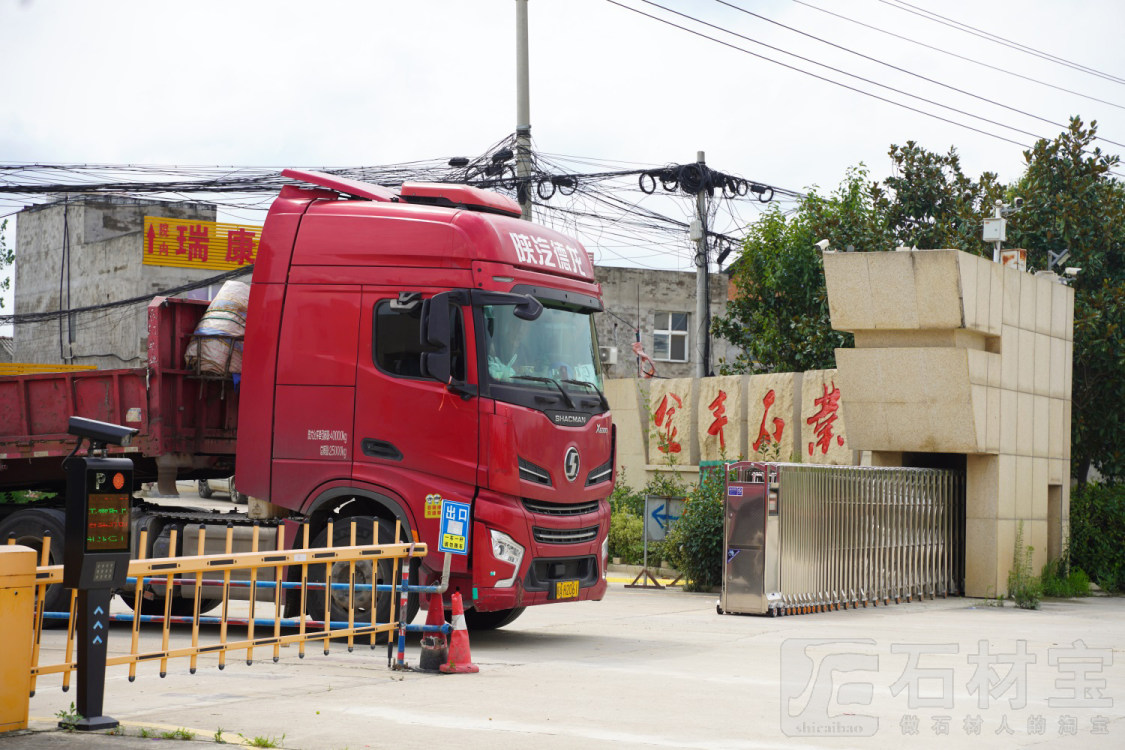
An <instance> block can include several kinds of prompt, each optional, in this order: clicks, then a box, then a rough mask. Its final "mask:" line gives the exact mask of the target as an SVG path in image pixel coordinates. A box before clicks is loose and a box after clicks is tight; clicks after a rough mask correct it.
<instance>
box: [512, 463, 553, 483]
mask: <svg viewBox="0 0 1125 750" xmlns="http://www.w3.org/2000/svg"><path fill="white" fill-rule="evenodd" d="M519 466H520V479H522V480H524V481H525V482H534V483H535V484H541V485H543V486H544V487H550V486H551V472H549V471H547V470H546V469H544V468H543V467H542V466H536V465H535V464H533V463H531V462H530V461H528V460H527V459H524V458H521V459H519Z"/></svg>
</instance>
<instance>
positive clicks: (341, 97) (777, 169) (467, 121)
mask: <svg viewBox="0 0 1125 750" xmlns="http://www.w3.org/2000/svg"><path fill="white" fill-rule="evenodd" d="M620 1H621V3H622V4H623V5H627V6H630V7H633V8H636V9H639V10H643V11H644V12H646V13H651V14H655V15H660V16H662V17H665V18H669V19H672V20H674V21H675V22H676V23H679V24H681V25H685V26H691V27H692V28H694V29H696V30H699V31H701V32H703V33H706V34H708V35H710V36H713V37H715V38H718V39H721V40H723V41H725V42H727V43H729V44H733V45H737V46H741V47H743V48H745V49H749V50H752V51H754V52H756V53H759V54H762V55H766V56H769V57H772V58H774V59H776V60H780V61H784V62H786V63H788V64H791V65H794V66H797V67H801V68H804V69H806V70H811V71H815V72H816V73H817V74H818V75H821V76H824V77H826V78H830V79H833V80H837V81H843V82H846V83H847V85H849V86H853V87H855V88H860V89H863V90H866V91H871V92H874V93H877V94H878V95H879V96H882V97H884V98H886V99H890V100H892V101H895V102H899V103H902V104H906V105H908V106H910V107H914V108H916V109H921V110H925V111H928V112H933V113H937V114H940V116H942V117H945V118H947V119H950V120H954V121H957V122H961V123H964V124H966V125H969V126H971V127H974V128H977V129H979V130H982V131H985V133H991V134H994V135H997V136H1001V137H1003V138H1006V139H1009V140H1012V141H1016V142H1017V143H1009V142H1007V141H1005V140H1000V139H998V138H995V137H991V136H989V135H985V134H982V133H978V132H974V131H972V130H968V129H965V128H962V127H958V126H956V125H953V124H950V123H948V122H943V121H940V120H936V119H933V118H931V117H927V116H925V115H922V114H919V113H916V112H912V111H909V110H907V109H903V108H901V107H898V106H894V105H893V104H890V103H886V102H883V101H879V100H876V99H873V98H870V97H866V96H863V95H861V94H858V93H856V92H854V91H849V90H846V89H843V88H840V87H839V86H835V85H832V84H830V83H827V82H825V81H822V80H818V79H816V78H812V77H810V76H807V75H803V74H801V73H798V72H795V71H792V70H788V69H786V68H783V67H781V66H779V65H776V64H774V63H771V62H768V61H766V60H763V59H760V58H756V57H753V56H751V55H750V54H747V53H745V52H741V51H738V50H735V49H732V48H730V47H727V46H723V45H722V44H719V43H718V42H715V41H711V40H707V39H703V38H700V37H698V36H694V35H692V34H690V33H688V32H685V31H683V30H680V29H676V28H672V27H670V26H667V25H665V24H662V23H660V22H657V21H654V20H651V19H649V18H645V17H643V16H641V15H638V14H637V13H635V12H632V11H630V10H627V9H625V8H622V7H619V6H617V5H614V4H612V3H610V2H608V1H607V0H530V2H529V17H530V50H531V123H532V134H533V137H534V140H535V145H536V147H537V149H538V150H540V151H542V152H545V153H550V154H567V155H575V156H582V157H589V158H592V159H595V160H599V161H609V160H616V161H622V162H636V163H640V164H644V165H662V164H666V163H669V162H687V161H693V160H694V158H695V154H696V151H698V150H703V151H705V152H706V155H707V162H708V164H709V165H711V166H712V167H714V168H716V169H719V170H722V171H726V172H732V173H737V174H740V175H742V176H743V177H746V178H748V179H752V180H758V181H761V182H765V183H769V184H772V185H776V186H779V187H784V188H789V189H793V190H804V189H807V188H809V187H810V186H813V185H819V186H821V187H822V188H825V189H830V188H832V187H834V186H836V185H837V184H838V183H839V182H840V180H841V179H842V178H843V176H844V174H845V170H846V169H847V168H848V167H849V166H853V165H856V164H858V163H860V162H863V163H865V164H866V165H868V167H869V168H870V169H871V172H872V175H873V176H874V177H877V178H883V177H886V176H887V175H888V174H889V172H890V162H889V160H888V158H887V155H886V153H887V150H888V148H889V146H890V144H892V143H899V144H901V143H903V142H905V141H906V140H909V139H913V140H915V141H918V142H919V143H920V144H922V145H923V146H924V147H926V148H928V149H931V150H934V151H945V150H947V149H948V148H949V147H950V146H955V147H956V148H957V150H958V151H959V152H960V153H961V155H962V158H963V164H964V168H965V171H966V172H967V173H969V174H970V175H979V173H980V172H981V171H982V170H986V169H987V170H992V171H995V172H998V173H999V175H1000V177H1001V179H1004V180H1011V179H1014V178H1016V177H1017V176H1018V175H1019V174H1020V172H1021V170H1022V165H1023V161H1022V155H1021V152H1022V147H1021V146H1020V145H1017V144H1024V145H1030V144H1031V143H1032V142H1033V141H1034V136H1046V137H1053V136H1055V135H1056V134H1057V133H1058V132H1059V131H1060V129H1061V128H1060V127H1058V126H1056V125H1054V124H1050V123H1058V124H1060V125H1063V124H1065V123H1066V122H1067V119H1068V117H1069V116H1071V115H1074V114H1080V115H1082V116H1083V117H1084V118H1085V119H1086V120H1087V121H1088V120H1090V119H1097V120H1098V121H1099V123H1100V125H1101V131H1100V132H1101V134H1102V135H1104V136H1105V137H1106V138H1108V139H1111V140H1117V141H1119V142H1121V143H1125V109H1123V108H1122V107H1123V106H1125V85H1123V82H1122V81H1120V80H1107V78H1105V77H1099V76H1097V75H1094V74H1090V73H1086V72H1082V71H1079V70H1075V69H1074V68H1071V67H1066V66H1064V65H1062V64H1060V63H1058V62H1051V61H1046V60H1043V59H1038V58H1036V57H1033V56H1031V55H1029V54H1025V53H1023V52H1019V51H1016V50H1013V49H1010V48H1007V47H1004V46H1000V45H998V44H994V43H992V42H990V41H988V40H986V39H984V38H981V37H980V36H973V35H970V34H968V33H965V32H964V31H960V30H955V29H953V28H950V27H948V26H945V25H940V24H938V23H936V22H934V21H931V20H925V19H923V18H922V17H920V16H919V15H917V14H916V13H912V12H909V11H910V10H917V9H925V10H930V11H933V12H935V13H940V14H941V15H943V16H945V17H947V18H949V19H952V20H954V21H959V22H962V23H966V24H970V25H972V26H974V27H976V28H978V29H980V30H983V31H986V32H991V33H993V34H996V35H999V36H1002V37H1005V38H1007V39H1009V40H1011V41H1014V42H1018V43H1021V44H1024V45H1027V46H1029V47H1031V48H1033V49H1035V50H1039V51H1042V52H1044V53H1048V54H1051V55H1054V56H1057V57H1059V58H1062V59H1064V60H1066V61H1069V62H1072V63H1076V64H1079V65H1083V66H1087V67H1090V68H1094V69H1096V70H1098V71H1101V72H1103V73H1108V74H1110V76H1113V75H1121V76H1125V64H1123V63H1125V54H1123V52H1122V46H1121V41H1120V37H1121V33H1122V29H1125V23H1123V21H1125V3H1122V2H1121V0H1100V1H1099V0H1090V1H1088V2H1087V1H1083V0H1069V1H1068V2H1058V1H1057V0H1055V1H1047V0H1024V1H1023V2H1009V1H1007V0H997V1H995V2H992V1H989V0H985V1H983V2H982V1H981V0H976V1H975V2H970V1H966V0H942V2H938V1H937V0H910V1H911V2H912V3H913V5H912V8H905V9H904V8H903V7H902V5H900V4H896V3H895V2H883V1H882V0H849V2H831V0H801V2H800V3H799V2H796V1H795V0H730V3H729V5H728V4H725V3H721V2H716V1H715V0H659V1H660V4H662V5H666V6H668V7H671V8H674V9H676V10H679V11H681V12H682V13H685V14H687V15H690V16H694V17H696V18H699V19H703V20H705V21H707V22H709V23H711V24H714V25H715V26H718V27H721V28H722V29H727V30H730V31H734V32H736V33H738V34H741V35H743V36H744V37H749V38H751V39H755V40H758V41H761V42H764V43H766V44H769V45H772V46H774V47H776V48H779V49H780V50H785V51H788V52H793V53H797V54H800V55H803V56H805V57H808V58H810V59H811V60H815V61H816V62H820V63H824V64H825V65H829V66H832V67H834V68H837V69H839V70H843V71H848V72H852V73H855V74H856V75H860V76H863V77H865V78H869V79H871V80H874V81H878V82H880V83H883V84H885V85H887V86H892V87H894V88H897V89H900V90H902V91H905V92H909V93H913V94H916V95H919V96H924V97H926V98H929V99H932V100H934V101H938V102H941V103H944V104H947V105H949V106H951V107H956V108H958V109H961V110H964V111H965V112H968V113H971V114H974V115H978V116H979V117H983V118H988V119H991V120H995V121H996V122H999V123H1003V124H1006V125H1011V126H1013V127H1015V128H1018V129H1019V130H1023V131H1027V133H1020V132H1016V131H1013V130H1009V129H1006V128H1003V127H1001V126H1000V125H996V124H991V123H988V122H983V121H981V120H976V119H973V118H971V117H969V116H967V115H965V114H958V113H955V112H950V111H948V110H943V109H941V108H940V107H937V106H935V105H933V104H927V103H924V102H919V101H917V100H912V99H909V98H908V97H907V96H906V95H905V94H902V93H896V92H893V91H888V90H886V89H880V88H878V87H877V86H875V85H873V84H871V83H866V82H862V81H856V80H854V79H849V78H847V77H846V76H844V75H842V74H841V73H839V72H835V71H832V70H828V69H825V68H819V67H817V66H816V65H814V64H813V63H810V62H805V61H801V60H797V59H795V58H791V57H788V56H786V55H785V54H784V53H783V52H780V51H776V50H770V49H767V48H764V47H761V46H758V45H755V44H753V43H752V42H750V41H747V40H746V39H743V38H739V37H735V36H731V35H730V34H726V33H723V32H722V31H719V30H717V29H715V28H707V27H703V26H700V25H698V24H696V23H694V22H691V21H688V20H687V19H684V18H682V17H676V16H673V15H671V14H669V13H667V12H665V11H661V10H660V9H659V8H657V7H655V6H654V5H651V4H648V3H646V2H644V0H620ZM802 3H804V4H802ZM515 5H516V4H515V0H472V1H470V0H459V1H457V2H452V1H441V2H439V1H437V0H413V1H412V2H342V1H333V0H321V2H319V3H315V4H311V3H308V2H278V1H277V0H270V1H269V2H265V1H261V2H250V1H244V2H230V1H229V0H223V1H222V2H216V1H213V0H192V1H191V2H97V3H95V2H82V1H79V0H0V85H2V91H3V93H4V96H3V97H2V98H0V162H5V163H27V162H80V163H146V164H180V165H185V164H193V165H275V166H278V167H285V166H359V165H380V164H389V163H395V162H403V161H409V160H418V159H428V158H434V157H448V156H453V155H461V154H463V155H470V156H475V155H477V154H480V153H481V152H482V151H483V150H484V149H485V148H487V146H489V145H490V144H492V143H494V142H496V141H498V140H500V139H501V138H503V137H504V136H505V135H506V134H508V133H510V132H512V131H513V130H514V128H515V124H516V123H515V64H514V63H515ZM730 5H735V6H739V7H741V8H744V9H746V10H749V11H752V12H754V13H757V14H759V15H762V16H765V17H767V18H769V19H771V20H773V21H775V22H777V23H780V24H785V25H787V26H790V27H792V28H794V29H798V30H800V31H803V32H805V33H807V34H810V35H814V36H817V37H821V38H823V39H826V40H829V41H831V42H833V43H835V44H838V45H840V46H843V47H847V48H849V49H852V50H854V51H856V52H859V53H862V54H864V55H867V56H869V57H872V58H876V59H877V60H880V61H883V62H886V63H889V64H891V65H895V66H898V67H901V68H904V69H906V70H909V71H911V72H914V73H916V74H918V75H921V76H926V77H928V78H932V79H935V80H937V81H940V82H942V83H944V84H947V85H948V86H951V87H955V88H958V89H963V90H965V91H968V92H971V93H972V94H975V95H977V96H979V97H983V98H987V99H991V100H994V101H996V102H998V103H1000V104H1002V105H1006V106H1007V107H1010V108H1012V109H1018V110H1023V111H1024V112H1026V113H1028V114H1029V115H1034V116H1037V117H1041V118H1043V120H1047V121H1050V122H1044V121H1043V120H1039V119H1035V118H1034V117H1030V116H1028V115H1025V114H1020V113H1018V112H1015V111H1012V109H1005V108H1003V107H1000V106H996V105H993V104H988V103H986V102H984V101H981V100H980V99H975V98H972V97H970V96H966V95H964V94H960V93H957V92H954V91H952V90H950V89H948V88H943V87H940V86H937V85H935V84H931V83H928V82H925V81H923V80H921V79H919V78H917V77H914V76H910V75H907V74H906V73H902V72H898V71H895V70H892V69H890V68H888V67H885V66H883V65H880V64H878V63H876V62H873V61H870V60H865V59H861V58H859V57H857V56H855V55H853V54H849V53H847V52H844V51H841V50H839V49H834V48H832V47H829V46H826V45H825V44H823V43H821V42H817V41H814V40H812V39H809V38H807V37H802V36H800V35H799V34H797V33H795V32H793V31H790V30H787V29H784V28H781V27H779V26H776V25H772V24H770V23H768V22H766V21H764V20H761V19H759V18H754V17H752V16H750V15H747V14H745V13H742V12H739V11H737V10H735V9H733V8H731V7H729V6H730ZM809 6H817V7H821V8H826V9H831V10H832V11H833V12H835V13H838V14H841V15H843V16H846V17H847V18H850V19H853V20H854V21H859V22H862V23H865V24H870V25H872V26H877V27H880V28H883V29H885V30H888V31H891V32H894V33H896V34H900V35H902V36H906V37H910V38H912V39H916V40H918V41H922V42H924V43H926V44H929V45H932V46H934V47H937V48H940V49H943V50H947V51H949V52H953V53H955V54H957V55H960V56H963V57H967V58H971V59H973V60H978V61H981V62H984V63H986V64H988V65H992V66H996V67H999V68H1003V69H1005V70H1008V71H1011V72H1012V73H1015V74H1018V75H1021V76H1026V77H1028V78H1034V79H1038V80H1040V81H1043V82H1046V83H1049V84H1052V85H1054V86H1057V87H1060V88H1064V89H1070V90H1072V91H1074V92H1075V93H1073V94H1072V93H1065V92H1062V91H1059V90H1057V89H1052V88H1048V87H1047V86H1044V85H1040V84H1036V83H1032V82H1030V81H1027V80H1022V79H1020V78H1017V77H1015V76H1013V75H1010V74H1005V73H1001V72H998V71H994V70H990V69H988V68H985V67H981V66H979V65H975V64H973V63H971V62H968V61H965V60H959V59H956V58H954V57H951V56H947V55H944V54H941V53H939V52H936V51H933V50H930V49H926V48H923V47H921V46H918V45H915V44H912V43H909V42H907V41H903V40H901V39H896V38H893V37H891V36H888V35H886V34H883V33H879V32H876V31H874V30H871V29H868V28H864V27H862V26H860V25H857V24H856V23H852V22H851V21H848V20H844V19H842V18H838V17H833V16H831V15H828V14H826V13H824V12H821V11H818V10H815V9H813V8H812V7H809ZM1082 95H1084V96H1086V97H1093V98H1096V99H1102V100H1105V101H1106V102H1109V104H1106V103H1100V102H1096V101H1093V100H1092V99H1090V98H1083V96H1082ZM1028 133H1030V134H1032V135H1029V134H1028ZM1103 147H1104V148H1105V149H1106V150H1108V151H1110V152H1112V153H1125V148H1122V147H1118V146H1116V145H1113V144H1103ZM8 210H10V209H8ZM686 210H687V209H685V211H686ZM750 218H752V217H750ZM9 235H10V236H9V240H11V239H12V237H11V232H9ZM590 249H591V250H593V251H594V252H595V254H596V255H597V256H598V259H599V261H600V262H607V263H609V264H611V265H629V264H631V262H632V261H631V258H630V255H629V253H628V252H623V251H621V250H620V249H618V250H616V251H614V252H613V253H607V252H605V251H603V250H601V249H599V248H597V247H592V248H590ZM641 264H643V265H655V266H659V267H669V268H687V267H689V265H690V259H689V254H688V253H687V252H686V251H685V252H684V253H683V254H681V255H680V256H677V257H668V258H666V259H662V260H653V259H652V258H648V259H646V260H644V261H643V262H642V263H641ZM9 309H10V307H9Z"/></svg>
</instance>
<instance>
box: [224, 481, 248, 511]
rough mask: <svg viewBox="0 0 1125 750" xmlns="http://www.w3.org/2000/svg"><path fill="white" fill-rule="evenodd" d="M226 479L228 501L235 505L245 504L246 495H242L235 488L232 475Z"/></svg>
mask: <svg viewBox="0 0 1125 750" xmlns="http://www.w3.org/2000/svg"><path fill="white" fill-rule="evenodd" d="M228 481H229V482H230V501H231V502H232V503H234V504H235V505H246V495H243V494H242V493H241V492H239V491H238V489H236V488H235V486H234V477H231V478H230V480H228Z"/></svg>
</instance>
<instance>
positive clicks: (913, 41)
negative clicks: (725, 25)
mask: <svg viewBox="0 0 1125 750" xmlns="http://www.w3.org/2000/svg"><path fill="white" fill-rule="evenodd" d="M793 2H795V3H797V4H798V5H803V6H804V7H806V8H811V9H812V10H817V11H820V12H821V13H825V14H827V15H830V16H833V17H834V18H839V19H840V20H841V21H847V22H848V23H853V24H855V25H857V26H862V27H864V28H865V29H870V30H872V31H877V32H879V33H880V34H886V35H887V36H890V37H894V38H895V39H900V40H902V41H904V42H909V43H911V44H915V45H918V46H919V47H924V48H926V49H928V50H932V51H934V52H940V53H941V54H943V55H948V56H949V57H953V58H956V59H958V60H962V61H964V62H967V63H972V64H973V65H979V66H980V67H982V68H988V69H989V70H994V71H996V72H997V73H1003V74H1005V75H1008V76H1012V77H1014V78H1019V79H1022V80H1024V81H1028V82H1030V83H1035V84H1038V85H1040V86H1046V87H1047V88H1051V89H1054V90H1055V91H1061V92H1063V93H1065V94H1072V95H1074V96H1080V97H1082V98H1083V99H1088V100H1090V101H1093V102H1097V103H1098V104H1105V105H1106V106H1109V107H1116V108H1118V109H1125V105H1121V104H1116V103H1114V102H1110V101H1106V100H1105V99H1099V98H1097V97H1095V96H1090V95H1089V94H1083V93H1082V92H1080V91H1074V90H1073V89H1068V88H1064V87H1062V86H1056V85H1055V84H1053V83H1047V82H1046V81H1041V80H1039V79H1038V78H1032V77H1031V76H1027V75H1023V74H1022V73H1017V72H1015V71H1012V70H1007V69H1005V68H1001V67H997V66H995V65H990V64H988V63H986V62H982V61H980V60H975V59H973V58H971V57H966V56H965V55H959V54H957V53H956V52H952V51H950V50H947V49H942V48H941V47H936V46H934V45H932V44H927V43H925V42H921V41H919V40H917V39H912V38H910V37H907V36H903V35H902V34H897V33H895V32H893V31H888V30H887V29H882V28H879V27H878V26H872V25H871V24H869V23H864V22H863V21H857V20H856V19H854V18H849V17H848V16H845V15H842V14H840V13H835V12H833V11H830V10H828V9H827V8H821V7H819V6H816V5H813V4H812V3H809V2H806V1H805V0H793Z"/></svg>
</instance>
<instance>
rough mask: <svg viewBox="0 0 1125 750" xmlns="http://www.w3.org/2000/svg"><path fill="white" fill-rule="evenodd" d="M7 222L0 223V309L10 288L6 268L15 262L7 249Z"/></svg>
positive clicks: (10, 281) (11, 251)
mask: <svg viewBox="0 0 1125 750" xmlns="http://www.w3.org/2000/svg"><path fill="white" fill-rule="evenodd" d="M7 231H8V220H7V219H4V220H3V221H0V308H3V307H4V295H5V294H7V293H8V290H9V289H11V288H12V277H11V276H9V275H8V271H7V269H8V268H11V266H12V263H13V262H15V259H16V255H15V252H14V251H13V250H12V249H11V248H9V247H8V242H7V239H8V238H7V236H6V233H7Z"/></svg>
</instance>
